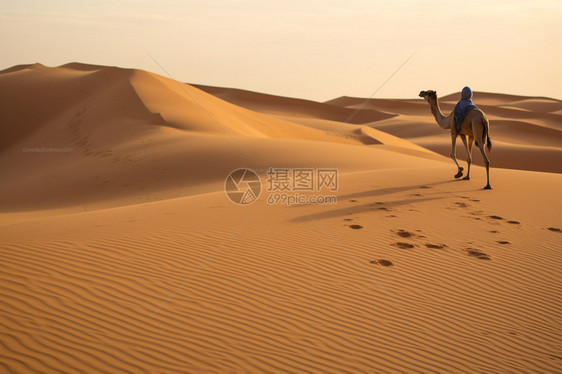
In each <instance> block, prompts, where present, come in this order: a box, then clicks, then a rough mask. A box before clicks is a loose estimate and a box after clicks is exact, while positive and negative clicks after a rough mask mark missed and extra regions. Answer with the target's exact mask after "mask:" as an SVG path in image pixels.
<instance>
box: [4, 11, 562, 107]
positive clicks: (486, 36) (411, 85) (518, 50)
mask: <svg viewBox="0 0 562 374" xmlns="http://www.w3.org/2000/svg"><path fill="white" fill-rule="evenodd" d="M561 15H562V6H561V5H559V3H558V2H554V1H542V2H530V1H526V2H525V1H524V2H514V1H499V2H494V3H493V4H488V3H487V2H484V1H476V2H471V3H470V4H466V3H464V2H460V1H437V2H432V3H427V2H422V1H402V2H399V3H398V4H396V3H395V4H386V3H383V2H378V1H352V2H348V3H346V4H342V3H340V2H338V1H333V0H331V1H323V2H319V1H311V2H307V3H305V4H303V3H299V2H294V1H288V2H283V3H276V2H263V1H255V0H248V1H236V2H232V1H222V0H221V1H215V2H212V3H207V2H203V1H185V2H182V1H166V2H160V3H158V4H152V3H150V2H148V1H121V2H109V1H98V2H95V3H94V2H89V1H87V2H81V3H79V4H75V3H72V2H69V1H57V0H51V1H44V2H42V3H40V4H36V3H34V2H32V1H28V0H24V1H20V2H18V3H17V4H16V3H8V2H6V1H2V2H1V3H0V19H1V20H2V22H1V24H0V30H2V35H3V38H2V39H1V41H0V46H1V48H2V51H3V53H2V55H1V56H0V70H3V69H6V68H9V67H11V66H13V65H19V64H27V63H34V62H39V63H42V64H44V65H48V66H58V65H62V64H65V63H68V62H74V61H76V62H82V63H91V64H101V65H116V66H121V67H128V68H139V69H144V70H149V71H152V72H155V73H158V74H161V75H164V76H166V75H167V73H166V72H164V71H163V70H162V69H161V68H160V67H159V66H158V65H157V64H156V63H155V62H154V61H153V60H152V59H151V57H150V56H149V54H150V55H152V56H153V57H154V58H155V59H156V60H157V61H158V63H159V64H161V65H162V66H163V67H164V68H165V69H166V70H167V71H168V72H169V73H170V74H171V75H172V76H173V77H174V78H176V79H178V80H180V81H183V82H190V83H197V84H203V85H212V86H223V87H234V88H240V89H247V90H252V91H259V92H264V93H269V94H275V95H283V96H290V97H299V98H306V99H311V100H318V101H325V100H329V99H332V98H335V97H339V96H343V95H347V96H358V97H367V96H369V95H371V94H372V93H373V92H374V91H375V89H376V88H377V87H379V86H380V85H381V84H382V83H383V82H384V81H385V80H386V79H388V78H389V76H390V75H391V74H392V73H393V72H394V71H395V70H396V69H397V68H398V67H399V66H400V65H401V64H402V63H403V62H404V61H405V60H406V59H407V58H408V57H409V56H411V55H412V54H415V55H414V56H413V57H412V58H411V60H410V61H409V62H408V63H407V64H405V65H404V66H403V68H402V69H401V70H400V71H399V72H398V73H397V74H396V75H395V76H394V77H392V79H390V80H389V81H388V83H387V84H386V85H385V86H384V87H383V88H382V89H381V90H380V91H379V92H378V93H377V94H376V95H375V97H381V98H382V97H384V98H413V97H416V96H417V93H418V92H419V91H420V90H422V89H434V90H437V91H438V92H439V93H440V94H441V95H446V94H450V93H453V92H458V91H460V90H461V89H462V87H463V86H464V85H469V86H471V88H472V89H473V90H475V91H486V92H501V93H508V94H519V95H528V96H548V97H553V98H557V99H560V98H562V87H561V86H560V82H561V81H562V72H561V71H560V69H559V65H560V61H561V60H562V59H561V57H562V52H561V51H560V48H559V46H560V45H561V44H562V32H560V31H561V29H562V26H560V23H559V21H560V19H561Z"/></svg>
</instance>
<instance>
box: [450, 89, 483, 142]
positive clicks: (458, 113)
mask: <svg viewBox="0 0 562 374" xmlns="http://www.w3.org/2000/svg"><path fill="white" fill-rule="evenodd" d="M477 108H478V107H477V106H476V105H474V103H473V102H472V90H471V89H470V87H468V86H466V87H465V88H463V89H462V95H461V100H460V101H459V102H458V103H457V105H456V106H455V125H456V126H457V131H460V129H461V124H462V122H463V121H464V119H465V117H466V115H467V114H468V112H470V111H471V110H472V109H477Z"/></svg>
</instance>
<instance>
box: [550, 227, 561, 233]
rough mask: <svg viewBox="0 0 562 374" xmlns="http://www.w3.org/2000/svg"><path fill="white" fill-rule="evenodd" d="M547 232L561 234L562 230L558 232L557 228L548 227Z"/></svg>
mask: <svg viewBox="0 0 562 374" xmlns="http://www.w3.org/2000/svg"><path fill="white" fill-rule="evenodd" d="M547 230H548V231H552V232H562V230H560V229H559V228H556V227H549V228H548V229H547Z"/></svg>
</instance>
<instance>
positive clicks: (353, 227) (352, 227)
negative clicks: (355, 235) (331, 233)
mask: <svg viewBox="0 0 562 374" xmlns="http://www.w3.org/2000/svg"><path fill="white" fill-rule="evenodd" d="M349 228H350V229H353V230H361V229H362V228H363V226H361V225H349Z"/></svg>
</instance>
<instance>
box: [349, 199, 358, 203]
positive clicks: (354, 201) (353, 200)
mask: <svg viewBox="0 0 562 374" xmlns="http://www.w3.org/2000/svg"><path fill="white" fill-rule="evenodd" d="M349 202H350V203H357V202H358V201H357V200H355V199H351V200H349Z"/></svg>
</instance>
